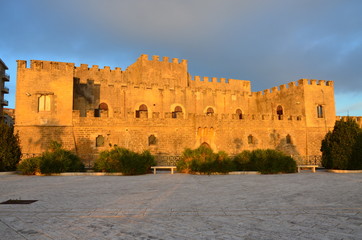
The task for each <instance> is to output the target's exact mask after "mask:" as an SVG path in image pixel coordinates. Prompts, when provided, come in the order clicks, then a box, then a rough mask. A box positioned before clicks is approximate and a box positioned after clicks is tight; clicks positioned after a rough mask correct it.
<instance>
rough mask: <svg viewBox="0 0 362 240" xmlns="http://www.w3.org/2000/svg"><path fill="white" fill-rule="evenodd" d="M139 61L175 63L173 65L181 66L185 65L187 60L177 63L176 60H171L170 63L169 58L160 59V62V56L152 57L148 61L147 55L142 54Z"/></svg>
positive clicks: (177, 60)
mask: <svg viewBox="0 0 362 240" xmlns="http://www.w3.org/2000/svg"><path fill="white" fill-rule="evenodd" d="M139 60H141V61H154V62H165V63H175V64H181V65H187V60H186V59H182V60H181V61H179V59H178V58H172V61H171V62H170V58H169V57H162V61H161V60H160V56H158V55H153V56H152V59H151V60H150V59H149V56H148V55H147V54H142V55H141V56H140V58H139Z"/></svg>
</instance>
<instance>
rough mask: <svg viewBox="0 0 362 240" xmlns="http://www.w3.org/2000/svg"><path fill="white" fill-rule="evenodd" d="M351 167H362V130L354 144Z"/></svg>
mask: <svg viewBox="0 0 362 240" xmlns="http://www.w3.org/2000/svg"><path fill="white" fill-rule="evenodd" d="M349 169H362V131H361V132H360V133H359V134H358V136H357V139H356V142H355V144H354V147H353V151H352V158H351V161H350V163H349Z"/></svg>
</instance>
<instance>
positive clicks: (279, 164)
mask: <svg viewBox="0 0 362 240" xmlns="http://www.w3.org/2000/svg"><path fill="white" fill-rule="evenodd" d="M177 171H180V172H186V173H196V172H199V173H204V174H210V173H212V172H219V173H226V172H231V171H259V172H261V173H263V174H272V173H294V172H296V171H297V164H296V162H295V161H294V159H293V158H291V157H290V156H286V155H285V154H283V153H282V152H279V151H276V150H272V149H266V150H262V149H258V150H254V151H247V150H246V151H243V152H241V153H240V154H238V155H236V156H235V157H234V158H233V159H231V158H229V157H228V155H227V154H226V153H225V152H218V153H214V152H213V151H212V150H211V149H210V148H207V147H203V146H201V147H199V148H197V149H194V150H191V149H186V150H185V151H184V152H183V154H182V157H181V160H180V161H179V162H178V164H177Z"/></svg>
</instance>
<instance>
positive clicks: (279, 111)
mask: <svg viewBox="0 0 362 240" xmlns="http://www.w3.org/2000/svg"><path fill="white" fill-rule="evenodd" d="M277 115H278V120H283V107H282V106H280V105H279V106H278V107H277Z"/></svg>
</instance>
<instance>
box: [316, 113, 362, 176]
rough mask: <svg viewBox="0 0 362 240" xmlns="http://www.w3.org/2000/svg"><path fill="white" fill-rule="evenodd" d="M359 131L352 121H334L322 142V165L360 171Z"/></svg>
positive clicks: (361, 162)
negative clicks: (331, 129) (332, 126)
mask: <svg viewBox="0 0 362 240" xmlns="http://www.w3.org/2000/svg"><path fill="white" fill-rule="evenodd" d="M360 134H361V129H360V128H359V126H358V124H357V123H356V122H355V121H354V120H352V119H350V118H349V119H347V121H336V124H335V125H334V128H333V131H332V132H328V133H327V134H326V136H325V138H324V139H323V141H322V146H321V151H322V165H323V166H324V167H325V168H333V169H362V157H361V153H362V152H361V141H362V140H359V135H360Z"/></svg>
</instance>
